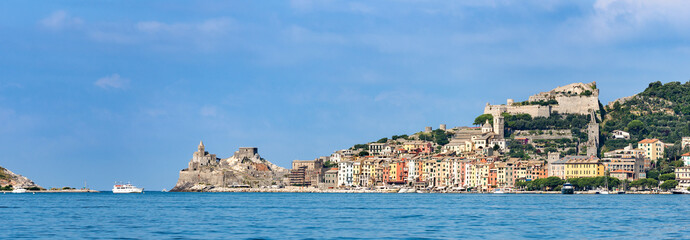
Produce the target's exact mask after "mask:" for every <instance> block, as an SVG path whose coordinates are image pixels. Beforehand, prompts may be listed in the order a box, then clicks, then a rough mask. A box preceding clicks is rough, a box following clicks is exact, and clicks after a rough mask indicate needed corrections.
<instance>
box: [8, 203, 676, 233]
mask: <svg viewBox="0 0 690 240" xmlns="http://www.w3.org/2000/svg"><path fill="white" fill-rule="evenodd" d="M0 226H1V227H2V230H0V239H22V238H48V239H74V238H103V239H111V238H119V239H122V238H132V239H342V238H344V239H385V238H387V239H418V238H425V239H456V238H491V239H516V238H539V239H543V238H567V239H592V238H646V239H659V238H690V229H689V228H690V195H560V194H559V195H528V194H373V193H364V194H334V193H161V192H146V193H145V194H112V193H105V192H104V193H38V194H10V193H8V194H0Z"/></svg>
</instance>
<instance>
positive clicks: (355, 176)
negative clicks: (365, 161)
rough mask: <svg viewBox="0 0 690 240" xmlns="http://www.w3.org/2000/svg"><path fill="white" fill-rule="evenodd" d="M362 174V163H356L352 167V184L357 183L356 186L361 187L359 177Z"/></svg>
mask: <svg viewBox="0 0 690 240" xmlns="http://www.w3.org/2000/svg"><path fill="white" fill-rule="evenodd" d="M361 173H362V163H361V162H355V163H354V164H353V166H352V182H353V183H355V185H357V186H360V184H359V176H360V174H361Z"/></svg>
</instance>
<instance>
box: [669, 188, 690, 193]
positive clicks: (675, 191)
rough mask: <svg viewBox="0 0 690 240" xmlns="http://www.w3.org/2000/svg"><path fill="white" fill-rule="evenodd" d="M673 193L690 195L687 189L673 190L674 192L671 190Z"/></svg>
mask: <svg viewBox="0 0 690 240" xmlns="http://www.w3.org/2000/svg"><path fill="white" fill-rule="evenodd" d="M671 193H673V194H690V191H688V190H685V189H673V190H671Z"/></svg>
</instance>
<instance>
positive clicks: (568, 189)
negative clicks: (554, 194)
mask: <svg viewBox="0 0 690 240" xmlns="http://www.w3.org/2000/svg"><path fill="white" fill-rule="evenodd" d="M561 193H562V194H573V193H575V188H574V187H573V185H572V184H570V183H569V182H566V183H565V184H563V187H561Z"/></svg>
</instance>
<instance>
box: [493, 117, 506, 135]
mask: <svg viewBox="0 0 690 240" xmlns="http://www.w3.org/2000/svg"><path fill="white" fill-rule="evenodd" d="M504 124H505V119H503V115H501V114H496V115H494V133H495V134H496V135H497V138H498V139H503V131H504V128H505V126H504Z"/></svg>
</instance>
